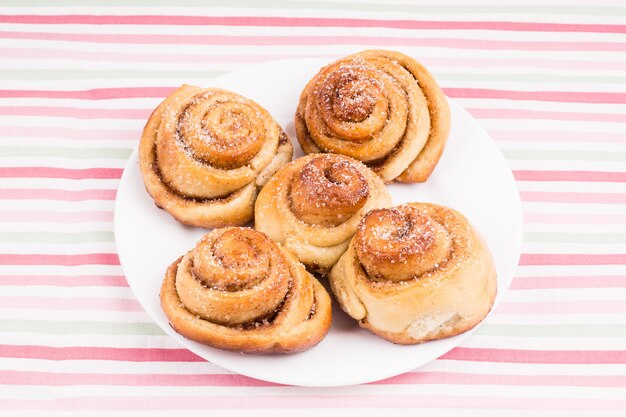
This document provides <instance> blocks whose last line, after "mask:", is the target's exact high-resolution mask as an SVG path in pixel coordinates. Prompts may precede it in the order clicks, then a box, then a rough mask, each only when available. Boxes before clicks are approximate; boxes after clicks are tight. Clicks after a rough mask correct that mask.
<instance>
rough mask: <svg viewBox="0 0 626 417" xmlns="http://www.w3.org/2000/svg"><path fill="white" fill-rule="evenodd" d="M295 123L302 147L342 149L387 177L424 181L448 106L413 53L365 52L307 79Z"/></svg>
mask: <svg viewBox="0 0 626 417" xmlns="http://www.w3.org/2000/svg"><path fill="white" fill-rule="evenodd" d="M295 127H296V134H297V137H298V141H299V142H300V145H301V147H302V149H303V150H304V152H305V153H315V152H330V153H340V154H344V155H348V156H351V157H353V158H356V159H358V160H360V161H363V162H365V163H366V164H367V165H368V166H370V167H371V168H372V169H373V170H374V171H375V172H376V173H377V174H379V175H380V176H381V177H382V178H383V179H384V180H386V181H391V180H393V179H397V180H399V181H403V182H423V181H426V179H427V178H428V176H429V175H430V174H431V173H432V171H433V169H434V168H435V166H436V165H437V162H438V161H439V158H440V156H441V154H442V152H443V148H444V146H445V142H446V140H447V137H448V133H449V130H450V111H449V108H448V103H447V101H446V98H445V96H444V94H443V92H442V91H441V89H440V88H439V86H438V84H437V83H436V81H435V79H434V78H433V77H432V75H431V74H430V73H429V72H428V70H426V68H424V67H423V66H422V65H421V64H419V63H418V62H417V61H415V60H414V59H413V58H411V57H409V56H407V55H404V54H401V53H399V52H393V51H384V50H368V51H363V52H359V53H357V54H354V55H349V56H347V57H345V58H342V59H340V60H338V61H336V62H333V63H331V64H329V65H328V66H326V67H324V68H322V69H321V70H320V71H319V73H318V74H317V75H316V76H315V77H314V78H313V79H311V81H309V83H308V84H307V85H306V87H305V88H304V90H303V91H302V94H301V96H300V101H299V104H298V108H297V111H296V117H295Z"/></svg>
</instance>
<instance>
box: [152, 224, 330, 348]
mask: <svg viewBox="0 0 626 417" xmlns="http://www.w3.org/2000/svg"><path fill="white" fill-rule="evenodd" d="M161 307H162V308H163V311H164V312H165V314H166V315H167V317H168V319H169V322H170V324H171V326H172V327H173V328H174V330H176V331H177V332H178V333H180V334H181V335H183V336H185V337H186V338H188V339H191V340H195V341H196V342H199V343H203V344H206V345H209V346H213V347H216V348H219V349H225V350H233V351H240V352H249V353H253V352H256V353H288V352H296V351H301V350H305V349H308V348H311V347H313V346H314V345H316V344H317V343H319V342H320V341H321V340H322V339H323V338H324V336H325V335H326V333H327V332H328V329H329V327H330V323H331V304H330V296H329V295H328V293H327V292H326V290H325V289H324V287H323V286H322V285H321V284H320V283H319V282H318V281H317V280H316V279H315V278H314V277H313V276H312V275H311V274H309V273H308V272H307V271H306V270H305V269H304V267H303V266H302V264H300V263H299V262H298V261H297V260H296V259H295V258H294V257H293V255H291V254H289V252H287V251H285V250H284V249H282V248H281V247H280V246H279V245H277V244H276V243H274V242H273V241H272V240H271V239H269V238H268V237H267V236H266V235H264V234H263V233H260V232H257V231H255V230H254V229H249V228H239V227H229V228H223V229H214V230H212V231H211V232H209V233H208V234H206V235H204V236H203V237H202V239H200V241H199V242H198V243H197V245H196V247H195V248H194V249H192V250H191V251H189V252H188V253H187V254H186V255H185V256H183V257H181V258H179V259H178V260H176V261H175V262H174V263H173V264H172V265H171V266H170V267H169V268H168V270H167V273H166V274H165V279H164V281H163V285H162V287H161Z"/></svg>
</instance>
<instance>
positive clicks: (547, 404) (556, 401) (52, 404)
mask: <svg viewBox="0 0 626 417" xmlns="http://www.w3.org/2000/svg"><path fill="white" fill-rule="evenodd" d="M277 407H278V408H281V409H300V408H302V409H310V408H329V409H330V408H364V409H367V408H403V409H404V408H429V409H441V408H442V407H443V408H448V409H464V408H471V409H510V410H537V409H540V410H570V411H575V410H589V411H595V412H597V411H622V410H624V409H625V408H626V400H614V399H587V398H550V397H539V398H527V397H496V396H478V395H472V396H454V395H426V394H424V395H415V394H412V395H337V394H335V393H329V394H327V395H324V396H320V395H270V396H267V395H263V396H261V395H259V396H255V395H223V396H211V397H210V398H209V397H207V396H206V395H201V396H187V395H186V396H167V395H158V396H157V395H155V396H150V397H141V396H121V397H112V396H104V397H66V398H56V399H53V400H45V399H44V400H22V399H17V400H15V399H5V400H3V401H2V402H0V410H46V411H78V410H109V411H115V410H123V411H126V412H128V411H131V410H155V411H162V410H177V411H179V410H218V409H219V410H234V409H246V410H253V409H275V408H277Z"/></svg>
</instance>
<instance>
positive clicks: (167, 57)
mask: <svg viewBox="0 0 626 417" xmlns="http://www.w3.org/2000/svg"><path fill="white" fill-rule="evenodd" d="M77 36H80V38H81V39H80V40H81V41H86V39H89V38H93V37H95V38H100V37H102V36H104V39H103V40H98V39H96V40H94V42H109V41H111V42H115V43H138V44H153V43H156V42H154V40H156V39H162V40H163V42H158V43H157V44H176V45H178V44H182V43H190V44H214V45H224V44H226V45H248V44H250V43H252V44H255V42H254V39H261V40H263V39H265V38H264V37H261V38H254V37H230V36H208V37H206V39H205V41H202V42H200V41H198V42H193V38H195V37H188V36H186V35H183V36H177V35H166V36H161V35H131V34H128V35H88V34H85V36H81V35H77ZM143 36H145V40H144V41H142V40H141V39H139V42H130V41H131V40H132V39H134V38H135V37H140V38H141V37H143ZM109 37H111V39H110V40H109ZM171 37H173V38H174V39H173V40H172V39H170V38H171ZM177 38H178V39H179V41H178V42H177V41H176V39H177ZM186 38H191V39H186ZM116 39H117V40H116ZM272 39H275V41H274V43H275V44H278V43H282V44H288V42H287V39H288V38H282V37H272ZM281 39H282V41H281ZM187 40H191V41H192V42H185V41H187ZM246 40H247V41H248V42H244V41H246ZM257 43H258V42H257ZM327 43H334V42H323V44H327ZM268 44H270V43H269V39H268ZM609 47H610V46H609ZM0 53H1V54H2V55H3V56H4V57H5V58H7V59H8V58H12V59H32V60H41V59H73V60H85V61H124V62H172V61H176V62H182V63H196V64H198V63H204V64H214V63H216V62H228V63H229V64H237V63H241V64H250V63H259V62H267V61H271V60H278V59H286V58H293V55H276V54H273V55H249V56H245V55H242V56H237V55H232V56H231V55H211V54H162V53H161V54H156V53H149V54H148V53H139V52H136V53H127V52H117V51H116V52H106V51H98V52H93V51H75V50H66V49H52V48H26V49H25V48H0Z"/></svg>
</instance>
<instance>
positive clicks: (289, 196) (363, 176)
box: [255, 154, 391, 273]
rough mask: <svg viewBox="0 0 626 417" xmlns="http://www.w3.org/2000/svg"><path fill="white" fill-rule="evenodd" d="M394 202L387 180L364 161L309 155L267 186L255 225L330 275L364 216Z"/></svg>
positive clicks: (257, 208) (259, 200) (286, 169)
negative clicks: (385, 181)
mask: <svg viewBox="0 0 626 417" xmlns="http://www.w3.org/2000/svg"><path fill="white" fill-rule="evenodd" d="M390 204H391V197H390V196H389V192H388V191H387V189H386V187H385V185H384V183H383V182H382V180H381V179H380V178H379V177H378V176H377V175H376V174H374V172H372V171H371V170H370V169H369V168H367V167H366V166H365V165H363V164H362V163H361V162H359V161H357V160H354V159H352V158H349V157H346V156H343V155H336V154H314V155H308V156H305V157H302V158H299V159H297V160H295V161H293V162H291V163H290V164H288V165H286V166H285V167H284V168H283V169H281V170H280V171H279V172H278V173H276V175H274V176H273V177H272V178H271V179H270V181H269V182H268V183H267V184H266V185H265V187H263V189H262V190H261V192H260V193H259V197H258V199H257V202H256V206H255V227H256V228H257V230H260V231H262V232H264V233H267V234H268V235H269V236H270V237H271V238H272V239H274V240H276V241H277V242H280V243H281V244H283V245H284V246H285V248H287V249H289V250H291V251H292V252H293V253H295V254H296V256H297V257H298V259H299V260H300V261H301V262H302V263H304V264H305V265H306V266H307V267H308V268H309V269H311V270H314V271H316V272H320V273H326V272H328V271H329V270H330V268H331V267H332V266H333V265H334V264H335V262H337V260H338V259H339V257H340V256H341V255H342V254H343V252H345V250H346V248H347V247H348V243H349V242H350V239H351V238H352V236H353V235H354V233H355V232H356V230H357V226H358V223H359V221H360V220H361V218H362V217H363V215H365V213H367V212H368V211H369V210H371V209H375V208H379V207H387V206H389V205H390Z"/></svg>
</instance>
